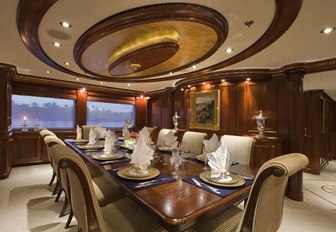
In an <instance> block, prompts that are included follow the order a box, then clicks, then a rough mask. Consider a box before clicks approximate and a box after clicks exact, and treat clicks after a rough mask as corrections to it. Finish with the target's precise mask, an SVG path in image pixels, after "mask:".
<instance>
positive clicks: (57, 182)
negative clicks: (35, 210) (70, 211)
mask: <svg viewBox="0 0 336 232" xmlns="http://www.w3.org/2000/svg"><path fill="white" fill-rule="evenodd" d="M59 187H60V183H59V181H58V179H57V181H56V185H55V188H54V190H53V192H52V195H55V194H56V193H57V192H58V188H59Z"/></svg>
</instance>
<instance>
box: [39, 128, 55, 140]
mask: <svg viewBox="0 0 336 232" xmlns="http://www.w3.org/2000/svg"><path fill="white" fill-rule="evenodd" d="M39 133H40V135H41V137H42V138H44V137H46V136H47V135H53V136H56V135H55V133H54V132H52V131H50V130H48V129H44V130H40V132H39Z"/></svg>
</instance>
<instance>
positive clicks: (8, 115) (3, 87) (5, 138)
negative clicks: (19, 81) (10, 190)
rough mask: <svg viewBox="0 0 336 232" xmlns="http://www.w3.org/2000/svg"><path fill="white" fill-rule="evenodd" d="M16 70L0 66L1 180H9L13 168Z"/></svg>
mask: <svg viewBox="0 0 336 232" xmlns="http://www.w3.org/2000/svg"><path fill="white" fill-rule="evenodd" d="M14 75H15V69H14V68H13V67H11V66H6V65H1V64H0V179H2V178H7V177H8V175H9V173H10V171H11V168H12V164H11V163H12V162H11V158H12V143H13V139H12V138H11V133H10V128H9V127H10V125H11V120H12V86H11V79H12V78H13V77H14Z"/></svg>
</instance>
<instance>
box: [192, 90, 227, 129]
mask: <svg viewBox="0 0 336 232" xmlns="http://www.w3.org/2000/svg"><path fill="white" fill-rule="evenodd" d="M219 96H220V94H219V90H212V91H205V92H192V93H190V128H192V129H203V130H219V128H220V125H219V123H220V99H219Z"/></svg>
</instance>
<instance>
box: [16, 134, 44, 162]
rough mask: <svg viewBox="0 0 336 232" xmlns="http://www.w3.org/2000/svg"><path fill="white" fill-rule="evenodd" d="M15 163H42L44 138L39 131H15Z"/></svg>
mask: <svg viewBox="0 0 336 232" xmlns="http://www.w3.org/2000/svg"><path fill="white" fill-rule="evenodd" d="M13 137H14V141H13V143H14V144H13V165H14V166H15V165H23V164H32V163H40V162H42V161H43V157H42V152H41V148H42V143H41V142H42V140H41V138H40V136H39V135H38V134H37V133H30V132H15V134H14V135H13Z"/></svg>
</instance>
